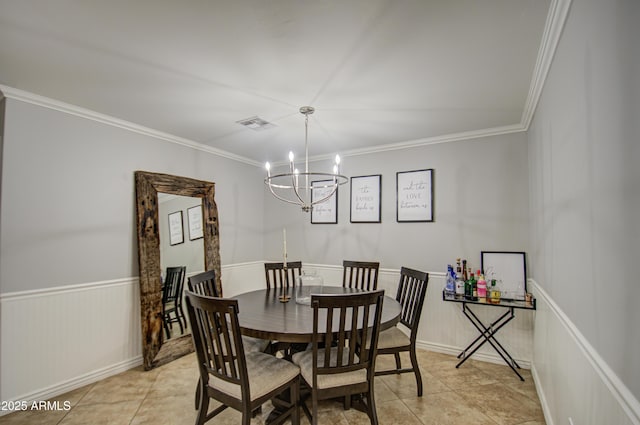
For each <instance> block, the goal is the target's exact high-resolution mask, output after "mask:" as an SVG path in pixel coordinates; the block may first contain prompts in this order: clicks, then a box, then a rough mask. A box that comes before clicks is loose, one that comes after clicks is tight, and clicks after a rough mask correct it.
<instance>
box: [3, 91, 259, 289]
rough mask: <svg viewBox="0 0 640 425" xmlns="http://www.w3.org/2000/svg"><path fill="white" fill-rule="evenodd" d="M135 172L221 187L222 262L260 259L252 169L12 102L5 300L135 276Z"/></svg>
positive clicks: (6, 154) (7, 136) (7, 138)
mask: <svg viewBox="0 0 640 425" xmlns="http://www.w3.org/2000/svg"><path fill="white" fill-rule="evenodd" d="M135 170H145V171H152V172H159V173H167V174H174V175H178V176H185V177H192V178H196V179H201V180H208V181H213V182H215V183H216V203H217V205H218V213H219V219H220V244H221V252H220V254H221V259H222V262H223V264H228V263H239V262H245V261H256V260H261V259H262V258H263V252H262V222H263V212H262V210H263V199H264V194H263V190H264V189H263V187H262V185H261V184H256V183H255V182H260V181H261V179H262V175H261V171H260V170H259V169H257V168H256V167H255V166H252V165H247V164H243V163H240V162H237V161H233V160H230V159H226V158H222V157H220V156H216V155H212V154H209V153H206V152H203V151H199V150H196V149H193V148H190V147H187V146H182V145H179V144H176V143H171V142H167V141H165V140H161V139H158V138H154V137H151V136H149V135H146V134H143V133H140V132H134V131H130V130H127V129H123V128H119V127H117V126H113V125H108V124H104V123H101V122H98V121H95V120H91V119H87V118H83V117H80V116H76V115H73V114H69V113H64V112H60V111H57V110H54V109H51V108H46V107H42V106H37V105H34V104H31V103H27V102H22V101H18V100H13V99H10V98H9V99H6V110H5V127H4V146H3V174H2V203H1V209H2V210H1V215H0V217H1V218H2V221H1V223H0V226H1V229H0V231H1V235H2V238H1V241H0V243H1V246H0V292H2V293H7V292H15V291H24V290H31V289H42V288H49V287H56V286H64V285H73V284H82V283H92V282H99V281H104V280H112V279H122V278H131V277H137V275H138V257H137V245H136V238H135V203H134V201H135V187H134V178H133V173H134V171H135Z"/></svg>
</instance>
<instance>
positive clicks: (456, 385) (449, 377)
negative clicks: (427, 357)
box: [430, 364, 517, 390]
mask: <svg viewBox="0 0 640 425" xmlns="http://www.w3.org/2000/svg"><path fill="white" fill-rule="evenodd" d="M430 372H431V373H432V374H433V376H434V377H435V378H436V379H438V380H439V381H440V382H442V383H443V384H444V385H446V386H447V387H448V388H450V389H452V390H464V389H465V388H467V387H468V386H470V385H488V384H495V383H497V382H498V380H497V379H496V378H494V377H492V376H491V375H488V374H486V373H484V372H483V371H482V370H480V369H478V368H476V367H474V366H473V365H471V364H463V365H462V366H460V367H459V368H456V367H455V365H453V366H451V367H444V368H440V369H434V370H432V371H430ZM516 379H517V378H516Z"/></svg>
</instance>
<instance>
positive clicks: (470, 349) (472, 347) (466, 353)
mask: <svg viewBox="0 0 640 425" xmlns="http://www.w3.org/2000/svg"><path fill="white" fill-rule="evenodd" d="M442 300H443V301H448V302H455V303H459V304H462V312H463V313H464V315H465V316H466V317H467V319H469V321H470V322H471V323H472V324H473V326H475V328H476V329H477V330H478V332H479V333H480V335H478V337H477V338H476V339H474V340H473V342H471V344H469V345H468V346H467V348H465V349H464V350H462V352H461V353H460V354H458V358H459V359H461V360H460V362H459V363H458V364H457V365H456V368H458V367H460V365H462V364H463V363H464V362H465V361H467V359H468V358H469V357H471V356H472V355H473V354H474V353H475V352H476V351H478V349H479V348H480V347H482V346H483V345H484V344H485V342H488V343H489V344H491V346H492V347H493V349H494V350H496V352H497V353H498V354H499V355H500V357H502V359H503V360H504V362H505V363H506V364H507V365H508V366H509V367H510V368H511V369H512V370H513V371H514V372H515V374H516V375H518V377H519V378H520V380H521V381H524V378H523V377H522V375H520V373H519V372H518V370H517V369H520V366H519V365H518V363H517V362H516V361H515V360H514V359H513V357H511V355H510V354H509V353H508V352H507V350H505V348H504V347H503V346H502V344H500V342H498V340H497V339H496V337H495V335H496V334H497V333H498V331H499V330H500V329H502V327H503V326H504V325H506V324H507V323H509V322H510V321H512V320H513V319H514V317H515V310H516V309H521V310H535V309H536V300H535V298H534V299H533V300H532V301H531V302H527V301H518V300H500V302H499V303H490V302H488V301H486V300H482V301H481V300H480V299H479V300H477V301H476V300H469V299H466V298H464V297H459V296H455V295H449V294H447V293H445V292H444V291H443V292H442ZM472 304H476V305H486V306H490V307H502V308H503V309H506V311H505V312H504V314H502V315H501V316H500V317H498V318H497V319H496V320H494V321H493V322H491V323H490V324H489V325H485V324H484V323H482V321H481V320H480V319H479V318H478V316H476V314H475V313H474V312H473V311H472V310H471V307H470V306H471V305H472ZM516 368H517V369H516Z"/></svg>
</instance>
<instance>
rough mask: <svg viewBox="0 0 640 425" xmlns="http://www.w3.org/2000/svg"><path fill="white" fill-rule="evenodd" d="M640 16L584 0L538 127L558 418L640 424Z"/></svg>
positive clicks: (540, 235)
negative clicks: (639, 277) (639, 279)
mask: <svg viewBox="0 0 640 425" xmlns="http://www.w3.org/2000/svg"><path fill="white" fill-rule="evenodd" d="M638 22H640V3H639V2H637V1H633V0H627V1H623V0H620V1H611V2H603V1H598V0H575V1H573V3H572V5H571V9H570V12H569V15H568V19H567V22H566V25H565V28H564V31H563V34H562V38H561V40H560V44H559V46H558V49H557V51H556V55H555V58H554V61H553V64H552V66H551V69H550V73H549V75H548V77H547V79H546V82H545V86H544V90H543V92H542V97H541V99H540V103H539V105H538V108H537V110H536V114H535V117H534V120H533V123H532V125H531V127H530V130H529V134H528V137H529V194H530V216H531V224H530V226H529V227H530V233H531V257H532V258H531V265H532V267H531V276H532V278H533V279H534V280H535V281H536V282H537V284H538V285H539V287H540V288H541V290H542V291H543V292H544V294H546V296H545V297H544V298H545V300H546V302H545V303H544V304H546V305H550V306H553V308H545V306H544V304H543V305H542V309H541V311H540V312H538V314H537V315H536V323H535V333H536V335H535V346H536V350H535V355H534V368H535V370H536V371H537V376H538V377H539V380H538V384H539V389H540V390H541V392H542V393H543V395H544V398H545V399H546V401H547V403H548V407H549V409H548V414H549V417H548V418H547V422H548V423H550V424H553V423H555V424H566V423H567V417H569V416H572V417H573V418H574V423H575V424H576V425H577V424H581V425H582V424H601V423H640V408H639V407H638V406H640V404H639V403H638V398H640V367H638V361H637V359H638V358H640V327H638V323H640V309H638V308H637V302H636V300H637V299H638V268H637V261H638V256H639V253H640V226H639V225H638V211H639V210H640V191H639V190H638V184H639V183H640V168H639V167H638V164H639V163H640V144H639V143H638V135H640V119H639V118H640V84H639V81H638V75H640V48H639V46H640V44H639V43H638V40H640V29H639V28H640V27H638V25H637V23H638ZM567 329H574V331H571V332H569V331H567ZM585 347H586V348H585ZM602 371H604V372H602ZM603 394H604V395H603ZM578 395H579V396H578ZM612 400H613V402H612ZM616 404H617V405H618V408H617V409H612V408H611V405H616ZM620 412H623V414H622V415H620ZM624 412H626V413H624ZM607 415H609V416H608V417H607ZM625 415H628V416H625ZM576 418H577V419H576ZM605 418H606V420H605Z"/></svg>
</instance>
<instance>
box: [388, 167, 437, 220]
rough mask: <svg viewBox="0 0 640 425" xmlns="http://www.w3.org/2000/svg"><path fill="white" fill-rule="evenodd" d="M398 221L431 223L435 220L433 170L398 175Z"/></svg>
mask: <svg viewBox="0 0 640 425" xmlns="http://www.w3.org/2000/svg"><path fill="white" fill-rule="evenodd" d="M396 220H397V221H398V223H405V222H425V221H426V222H429V221H434V218H433V169H428V170H414V171H399V172H397V173H396Z"/></svg>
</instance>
